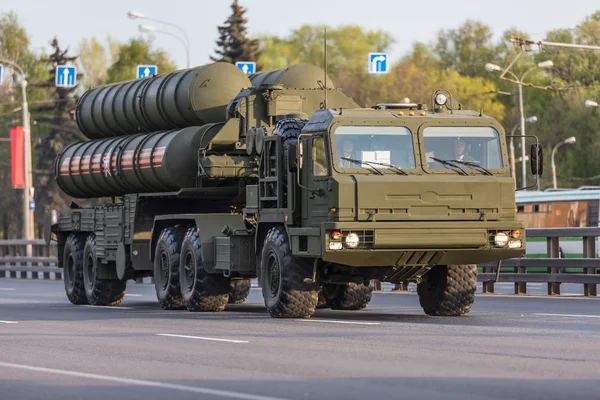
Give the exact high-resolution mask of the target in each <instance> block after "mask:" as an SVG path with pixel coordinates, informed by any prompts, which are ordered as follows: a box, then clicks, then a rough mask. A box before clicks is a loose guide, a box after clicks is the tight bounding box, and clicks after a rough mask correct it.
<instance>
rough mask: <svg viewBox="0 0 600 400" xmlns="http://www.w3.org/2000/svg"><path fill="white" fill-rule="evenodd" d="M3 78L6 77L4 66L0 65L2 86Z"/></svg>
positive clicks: (0, 83)
mask: <svg viewBox="0 0 600 400" xmlns="http://www.w3.org/2000/svg"><path fill="white" fill-rule="evenodd" d="M3 76H4V65H2V64H0V85H2V78H3Z"/></svg>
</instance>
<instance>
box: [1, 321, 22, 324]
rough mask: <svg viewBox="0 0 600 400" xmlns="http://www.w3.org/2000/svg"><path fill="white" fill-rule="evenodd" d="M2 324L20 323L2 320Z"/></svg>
mask: <svg viewBox="0 0 600 400" xmlns="http://www.w3.org/2000/svg"><path fill="white" fill-rule="evenodd" d="M0 324H18V322H17V321H0Z"/></svg>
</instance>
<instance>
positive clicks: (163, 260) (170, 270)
mask: <svg viewBox="0 0 600 400" xmlns="http://www.w3.org/2000/svg"><path fill="white" fill-rule="evenodd" d="M186 231H187V228H184V227H179V226H178V227H170V228H166V229H163V230H162V232H161V233H160V236H159V238H158V241H157V242H156V252H155V255H154V289H155V290H156V298H157V299H158V303H159V304H160V306H161V307H162V308H163V309H165V310H179V309H183V308H184V305H183V298H182V297H181V289H180V287H179V261H180V258H181V246H182V244H183V238H184V237H185V233H186Z"/></svg>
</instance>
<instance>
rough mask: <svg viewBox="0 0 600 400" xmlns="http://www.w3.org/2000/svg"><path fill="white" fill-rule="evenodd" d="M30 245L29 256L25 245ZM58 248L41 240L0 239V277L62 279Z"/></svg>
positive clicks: (54, 244)
mask: <svg viewBox="0 0 600 400" xmlns="http://www.w3.org/2000/svg"><path fill="white" fill-rule="evenodd" d="M28 246H31V257H28V256H27V247H28ZM57 254H58V248H57V245H56V243H52V244H51V245H50V246H47V245H46V242H44V241H43V240H0V278H13V279H15V278H16V279H58V280H60V279H62V268H58V260H57V258H56V257H57Z"/></svg>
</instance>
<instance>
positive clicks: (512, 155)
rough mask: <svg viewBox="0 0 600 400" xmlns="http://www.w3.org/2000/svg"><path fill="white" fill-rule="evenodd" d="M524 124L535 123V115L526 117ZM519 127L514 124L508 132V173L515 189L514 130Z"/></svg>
mask: <svg viewBox="0 0 600 400" xmlns="http://www.w3.org/2000/svg"><path fill="white" fill-rule="evenodd" d="M525 122H528V123H532V124H533V123H535V122H537V117H536V116H535V115H532V116H531V117H527V118H526V119H525ZM519 126H520V124H516V125H515V126H513V128H512V130H511V131H510V146H509V147H510V172H511V174H512V177H513V179H514V180H515V188H516V184H517V167H516V161H515V130H516V129H517V128H518V127H519Z"/></svg>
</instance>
